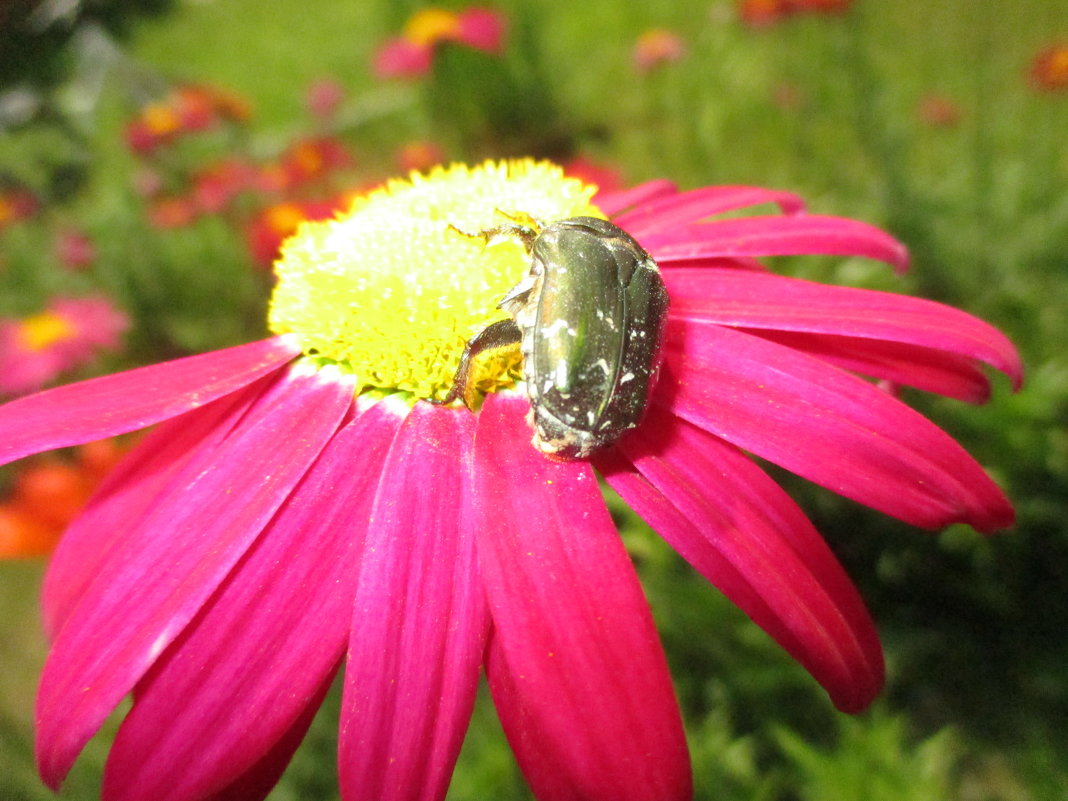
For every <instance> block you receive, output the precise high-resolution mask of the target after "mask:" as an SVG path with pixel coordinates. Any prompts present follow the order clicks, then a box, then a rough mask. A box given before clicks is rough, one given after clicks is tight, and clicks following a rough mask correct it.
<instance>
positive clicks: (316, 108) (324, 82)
mask: <svg viewBox="0 0 1068 801" xmlns="http://www.w3.org/2000/svg"><path fill="white" fill-rule="evenodd" d="M344 99H345V87H343V86H342V85H341V84H340V83H338V82H337V81H335V80H334V79H333V78H319V79H318V80H316V81H313V82H312V84H311V85H310V86H309V87H308V90H307V92H306V93H305V96H304V105H305V106H307V108H308V111H310V112H311V113H312V114H313V115H314V116H316V117H318V118H319V119H324V120H325V119H329V118H330V117H333V116H334V113H335V112H336V111H337V109H338V106H340V105H341V101H342V100H344Z"/></svg>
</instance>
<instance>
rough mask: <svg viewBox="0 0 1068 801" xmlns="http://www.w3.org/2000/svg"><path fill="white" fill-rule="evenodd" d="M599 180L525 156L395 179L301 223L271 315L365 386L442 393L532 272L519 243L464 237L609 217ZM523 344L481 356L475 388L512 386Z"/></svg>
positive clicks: (283, 330)
mask: <svg viewBox="0 0 1068 801" xmlns="http://www.w3.org/2000/svg"><path fill="white" fill-rule="evenodd" d="M595 191H596V189H595V187H592V186H590V185H588V184H584V183H582V182H581V181H579V180H577V179H574V178H568V177H565V176H564V174H563V171H562V170H561V168H560V167H558V166H557V165H555V164H551V163H549V162H534V161H532V160H529V159H527V160H520V161H504V162H485V163H483V164H481V165H478V166H476V167H468V166H466V165H462V164H454V165H451V166H449V167H436V168H434V169H433V170H431V171H430V172H429V173H427V174H418V173H412V175H411V176H410V177H409V179H408V180H394V181H390V182H389V183H387V184H386V186H384V187H383V188H380V189H377V190H375V191H373V192H370V193H369V194H367V195H365V196H362V197H359V198H357V199H356V200H355V201H354V203H353V206H352V208H351V209H350V210H349V211H348V212H347V213H345V214H343V215H341V216H339V217H338V218H336V219H333V220H326V221H322V222H305V223H303V224H302V225H301V226H300V228H299V229H298V230H297V233H296V235H294V236H293V237H291V238H290V239H289V240H288V241H287V242H286V244H285V245H284V247H283V250H282V255H281V257H280V259H279V260H278V262H277V263H276V264H275V272H276V273H277V276H278V282H277V284H276V287H275V290H274V294H273V296H272V298H271V306H270V312H269V316H268V322H269V325H270V328H271V330H272V331H273V332H274V333H276V334H288V333H292V334H296V335H297V336H298V338H299V339H300V341H301V343H302V347H303V350H304V352H305V354H307V355H308V356H312V357H318V358H319V359H321V360H323V361H325V362H329V363H337V364H339V365H341V366H342V367H343V368H345V369H347V370H348V371H350V372H352V373H353V374H354V375H355V376H356V377H357V382H358V386H360V387H361V388H362V389H363V390H365V391H366V390H386V391H391V392H396V391H399V392H404V393H409V395H410V397H411V398H413V399H414V398H438V399H440V398H443V397H444V396H445V395H446V394H447V393H448V391H449V389H450V388H451V386H452V379H453V375H454V374H455V372H456V368H457V366H458V365H459V362H460V355H461V353H462V352H463V348H464V345H465V344H466V342H467V341H468V340H469V339H471V338H472V337H473V336H474V335H475V334H477V333H478V332H479V331H481V330H482V329H483V328H485V327H486V326H487V325H489V324H490V323H492V322H495V321H497V320H501V319H505V318H506V317H507V314H505V313H504V312H502V311H500V310H499V309H498V308H497V304H498V303H499V302H500V300H501V298H502V297H504V295H505V294H506V293H507V292H508V290H509V289H511V287H513V286H514V285H515V284H516V283H518V281H519V280H520V278H521V277H522V276H523V275H524V274H525V273H526V272H527V270H528V269H529V264H530V259H529V256H528V255H527V253H526V251H525V250H524V249H523V247H522V245H520V244H519V243H518V242H515V241H511V240H504V241H501V242H499V243H496V244H493V245H490V246H486V244H485V241H484V239H483V238H482V237H469V236H465V235H463V234H461V233H458V232H457V230H455V229H459V231H464V232H468V233H476V232H479V231H483V230H486V229H489V228H492V227H494V226H497V225H500V224H501V223H503V222H507V221H508V220H507V217H505V216H503V215H502V213H501V212H505V213H507V214H513V215H516V214H527V215H531V216H532V217H534V218H536V219H538V220H541V221H543V222H549V221H552V220H560V219H565V218H568V217H576V216H580V215H586V216H594V217H604V214H603V213H602V212H601V211H600V210H599V209H598V208H597V207H596V206H594V205H592V204H591V203H590V198H591V197H592V196H593V193H594V192H595ZM519 363H520V357H519V354H518V348H516V349H514V351H512V352H509V353H507V354H498V357H497V358H491V359H489V360H487V362H486V363H483V362H481V361H480V362H479V363H478V365H477V366H476V369H475V370H474V380H475V382H476V383H477V385H478V387H479V390H480V391H483V392H485V391H494V390H496V389H500V388H503V387H506V386H511V385H513V384H514V383H515V381H516V380H517V379H518V377H519V375H520V371H519Z"/></svg>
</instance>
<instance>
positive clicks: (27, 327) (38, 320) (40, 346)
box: [19, 311, 76, 351]
mask: <svg viewBox="0 0 1068 801" xmlns="http://www.w3.org/2000/svg"><path fill="white" fill-rule="evenodd" d="M75 333H76V331H75V328H74V326H73V325H72V324H71V322H70V320H68V319H67V318H66V317H63V316H61V315H59V314H56V313H55V312H50V311H45V312H41V313H40V314H34V315H31V316H30V317H25V318H23V320H22V321H21V322H20V323H19V334H20V338H21V339H22V344H23V345H25V347H26V349H27V350H31V351H42V350H45V349H46V348H49V347H51V346H52V345H55V344H56V343H57V342H62V341H63V340H66V339H70V338H72V337H73V336H74V335H75Z"/></svg>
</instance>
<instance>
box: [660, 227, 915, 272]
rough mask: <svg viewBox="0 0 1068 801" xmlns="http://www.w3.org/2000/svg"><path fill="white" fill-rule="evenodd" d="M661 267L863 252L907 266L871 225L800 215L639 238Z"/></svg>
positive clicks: (892, 242)
mask: <svg viewBox="0 0 1068 801" xmlns="http://www.w3.org/2000/svg"><path fill="white" fill-rule="evenodd" d="M641 243H642V246H643V247H644V248H645V249H646V250H648V251H649V253H650V254H651V255H652V257H653V258H654V259H656V261H657V263H658V264H660V265H661V266H664V265H671V264H672V263H673V262H676V261H679V260H691V259H697V258H706V257H717V256H719V257H721V256H794V255H802V254H825V255H832V256H864V257H866V258H869V259H877V260H879V261H885V262H887V263H889V264H892V265H893V266H894V267H895V268H897V269H898V270H904V269H905V268H906V267H907V266H908V252H907V251H906V250H905V247H904V246H903V245H902V244H901V243H900V242H898V241H897V240H896V239H894V238H893V237H892V236H890V235H889V234H887V233H884V232H883V231H881V230H879V229H878V228H876V227H874V226H872V225H868V224H867V223H862V222H858V221H857V220H848V219H845V218H843V217H823V216H820V215H816V214H797V215H794V216H791V217H779V216H767V217H743V218H739V219H729V220H719V221H717V222H710V223H692V224H690V225H685V226H678V227H676V228H671V229H669V230H666V231H664V232H663V233H659V234H650V235H648V236H646V237H643V238H642V239H641Z"/></svg>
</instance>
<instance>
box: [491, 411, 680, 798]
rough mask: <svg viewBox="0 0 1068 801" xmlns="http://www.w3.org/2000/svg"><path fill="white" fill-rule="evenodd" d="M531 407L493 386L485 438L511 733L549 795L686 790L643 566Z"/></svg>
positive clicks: (594, 489)
mask: <svg viewBox="0 0 1068 801" xmlns="http://www.w3.org/2000/svg"><path fill="white" fill-rule="evenodd" d="M527 408H528V406H527V403H526V401H525V400H520V399H518V398H516V397H506V396H502V395H500V394H498V395H490V396H489V397H487V398H486V403H485V406H483V408H482V411H481V412H480V414H479V427H478V434H477V436H476V439H475V466H476V470H477V471H478V472H477V475H478V481H479V484H478V488H479V495H478V496H477V497H476V503H477V507H476V527H475V528H476V531H477V535H478V554H479V566H480V568H481V571H482V576H483V580H484V583H485V587H486V597H487V599H488V601H489V604H490V610H491V613H492V615H493V623H494V634H493V637H492V638H491V640H490V648H489V659H488V662H487V675H488V677H489V681H490V689H491V691H492V693H493V698H494V702H495V703H496V705H497V709H498V713H499V715H500V717H501V723H502V725H503V726H504V731H505V733H506V734H507V735H508V740H509V742H510V743H511V745H512V749H513V751H515V753H516V757H517V759H518V761H519V764H520V767H522V769H523V772H524V773H525V774H526V776H527V779H528V781H529V782H530V785H531V787H532V789H533V791H534V795H535V796H537V798H539V799H540V800H541V801H554V799H578V798H581V799H584V801H596V800H597V799H605V800H606V801H607V800H608V799H611V800H612V801H627V800H628V799H634V801H638V800H639V799H640V800H641V801H648V799H657V800H658V801H671V799H687V798H689V797H690V789H691V788H690V783H691V781H690V768H689V755H688V753H687V750H686V740H685V737H684V735H683V731H682V723H681V720H680V716H679V710H678V706H677V704H676V702H675V697H674V694H673V691H672V687H671V678H670V676H669V675H668V670H667V665H666V663H665V660H664V655H663V651H662V650H661V648H660V643H659V640H658V638H657V634H656V629H655V627H654V625H653V621H652V617H651V615H650V614H649V607H648V605H647V604H646V601H645V598H644V597H643V595H642V592H641V586H640V585H639V583H638V580H637V577H636V576H635V573H634V568H633V566H632V565H631V563H630V560H629V558H628V557H627V554H626V551H625V550H624V549H623V546H622V544H621V543H620V541H619V535H618V534H617V532H616V530H615V527H614V525H613V524H612V521H611V519H610V518H609V516H608V512H607V509H606V507H605V505H604V501H603V499H602V497H601V493H600V489H599V488H598V484H597V479H596V478H595V476H594V474H593V471H592V470H591V469H590V466H589V465H588V464H587V463H585V462H555V461H551V460H549V459H547V458H545V457H544V456H542V455H541V454H540V453H539V452H538V451H536V450H535V449H534V448H533V447H531V445H530V429H529V427H528V425H527V423H526V421H525V419H524V418H525V415H526V411H527Z"/></svg>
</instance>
